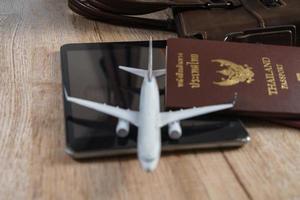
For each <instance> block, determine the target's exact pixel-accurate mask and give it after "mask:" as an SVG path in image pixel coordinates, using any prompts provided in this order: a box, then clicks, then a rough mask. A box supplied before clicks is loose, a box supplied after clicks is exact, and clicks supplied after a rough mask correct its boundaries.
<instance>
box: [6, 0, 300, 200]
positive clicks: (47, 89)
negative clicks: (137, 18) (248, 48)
mask: <svg viewBox="0 0 300 200" xmlns="http://www.w3.org/2000/svg"><path fill="white" fill-rule="evenodd" d="M150 35H152V36H153V37H154V39H165V38H169V37H174V36H175V35H174V34H171V33H163V32H158V31H149V30H138V29H132V28H124V27H117V26H112V25H107V24H103V23H97V22H93V21H89V20H87V19H84V18H82V17H80V16H77V15H75V14H73V13H72V12H71V11H70V10H69V9H68V8H67V3H66V0H26V1H25V0H13V1H12V0H1V1H0V47H1V48H0V83H1V84H0V127H1V131H0V158H1V162H0V185H1V187H0V199H72V200H73V199H128V200H131V199H138V200H139V199H152V200H156V199H239V200H240V199H263V200H265V199H272V200H274V199H293V200H296V199H300V132H299V130H296V129H292V128H287V127H283V126H279V125H273V124H269V123H247V124H246V127H247V129H248V131H249V132H250V134H251V137H252V141H251V143H250V144H248V145H246V146H245V147H244V148H241V149H239V150H234V151H233V150H232V151H214V152H197V153H196V152H190V153H187V154H172V155H169V156H165V157H162V159H161V161H160V165H159V167H158V169H157V170H156V171H155V172H154V173H150V174H149V173H145V172H144V171H142V170H141V169H140V167H139V164H138V161H137V159H136V158H135V157H131V158H116V159H99V160H96V161H91V162H77V161H74V160H72V159H71V158H70V157H69V156H67V155H66V154H65V153H64V147H65V137H64V122H63V103H62V97H61V93H62V90H61V72H60V56H59V49H60V46H61V45H63V44H65V43H73V42H100V41H124V40H147V39H148V38H149V36H150Z"/></svg>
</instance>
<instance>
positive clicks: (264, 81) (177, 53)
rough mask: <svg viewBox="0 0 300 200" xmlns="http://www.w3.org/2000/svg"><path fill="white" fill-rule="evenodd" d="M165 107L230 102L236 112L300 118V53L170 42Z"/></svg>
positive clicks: (266, 47) (226, 44) (284, 49)
mask: <svg viewBox="0 0 300 200" xmlns="http://www.w3.org/2000/svg"><path fill="white" fill-rule="evenodd" d="M166 80H167V81H166V99H165V100H166V106H167V107H171V108H176V107H177V108H178V107H180V108H182V107H193V106H204V105H211V104H219V103H227V102H231V101H232V100H233V98H234V94H235V93H236V92H237V94H238V96H237V101H236V105H235V107H234V109H233V111H234V112H235V113H238V114H247V115H250V116H264V117H281V118H298V119H299V116H300V102H299V100H300V48H297V47H285V46H274V45H262V44H245V43H232V42H217V41H205V40H194V39H169V40H168V41H167V78H166Z"/></svg>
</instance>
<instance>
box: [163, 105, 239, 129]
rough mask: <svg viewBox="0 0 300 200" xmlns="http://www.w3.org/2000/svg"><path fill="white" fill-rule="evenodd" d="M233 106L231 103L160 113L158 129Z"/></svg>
mask: <svg viewBox="0 0 300 200" xmlns="http://www.w3.org/2000/svg"><path fill="white" fill-rule="evenodd" d="M233 106H234V104H233V103H229V104H219V105H213V106H204V107H194V108H189V109H182V110H178V111H169V112H162V113H160V127H163V126H165V125H167V124H169V123H172V122H176V121H180V120H184V119H188V118H192V117H196V116H200V115H205V114H208V113H212V112H217V111H220V110H225V109H229V108H232V107H233Z"/></svg>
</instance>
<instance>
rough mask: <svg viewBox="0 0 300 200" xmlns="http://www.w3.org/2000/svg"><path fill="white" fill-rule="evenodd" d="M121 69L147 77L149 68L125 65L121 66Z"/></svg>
mask: <svg viewBox="0 0 300 200" xmlns="http://www.w3.org/2000/svg"><path fill="white" fill-rule="evenodd" d="M119 68H120V69H122V70H124V71H126V72H129V73H131V74H134V75H137V76H140V77H143V78H145V77H146V76H147V70H144V69H137V68H131V67H125V66H119Z"/></svg>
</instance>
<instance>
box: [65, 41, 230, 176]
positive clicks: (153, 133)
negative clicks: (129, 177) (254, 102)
mask: <svg viewBox="0 0 300 200" xmlns="http://www.w3.org/2000/svg"><path fill="white" fill-rule="evenodd" d="M152 48H153V47H152V39H150V42H149V58H148V59H149V63H148V70H143V69H136V68H129V67H124V66H120V67H119V68H120V69H122V70H124V71H127V72H129V73H132V74H135V75H137V76H140V77H142V78H144V81H143V84H142V87H141V93H140V105H139V111H132V110H129V109H128V110H126V109H122V108H119V107H113V106H109V105H106V104H102V103H96V102H92V101H88V100H83V99H79V98H75V97H70V96H68V94H67V91H66V90H65V97H66V100H67V101H68V102H71V103H75V104H78V105H80V106H83V107H86V108H89V109H92V110H96V111H98V112H102V113H105V114H107V115H111V116H114V117H116V118H118V119H119V121H118V124H117V126H116V134H117V135H118V136H119V137H126V136H127V135H128V134H129V123H131V124H133V125H135V126H136V127H137V128H138V138H137V152H138V159H139V161H140V164H141V166H142V168H143V169H144V170H145V171H153V170H154V169H155V168H156V167H157V165H158V161H159V158H160V153H161V135H160V133H161V130H160V129H161V128H162V127H163V126H166V125H168V128H169V130H168V133H169V136H170V138H172V139H179V138H180V137H181V135H182V129H181V126H180V120H184V119H187V118H192V117H196V116H199V115H204V114H208V113H212V112H216V111H220V110H224V109H228V108H232V107H233V106H234V103H229V104H220V105H212V106H205V107H194V108H190V109H184V110H183V109H182V110H179V111H169V112H160V102H159V88H158V85H157V82H156V77H159V76H162V75H164V74H165V73H166V70H165V69H160V70H153V69H152V63H153V60H152V59H153V58H152Z"/></svg>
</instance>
